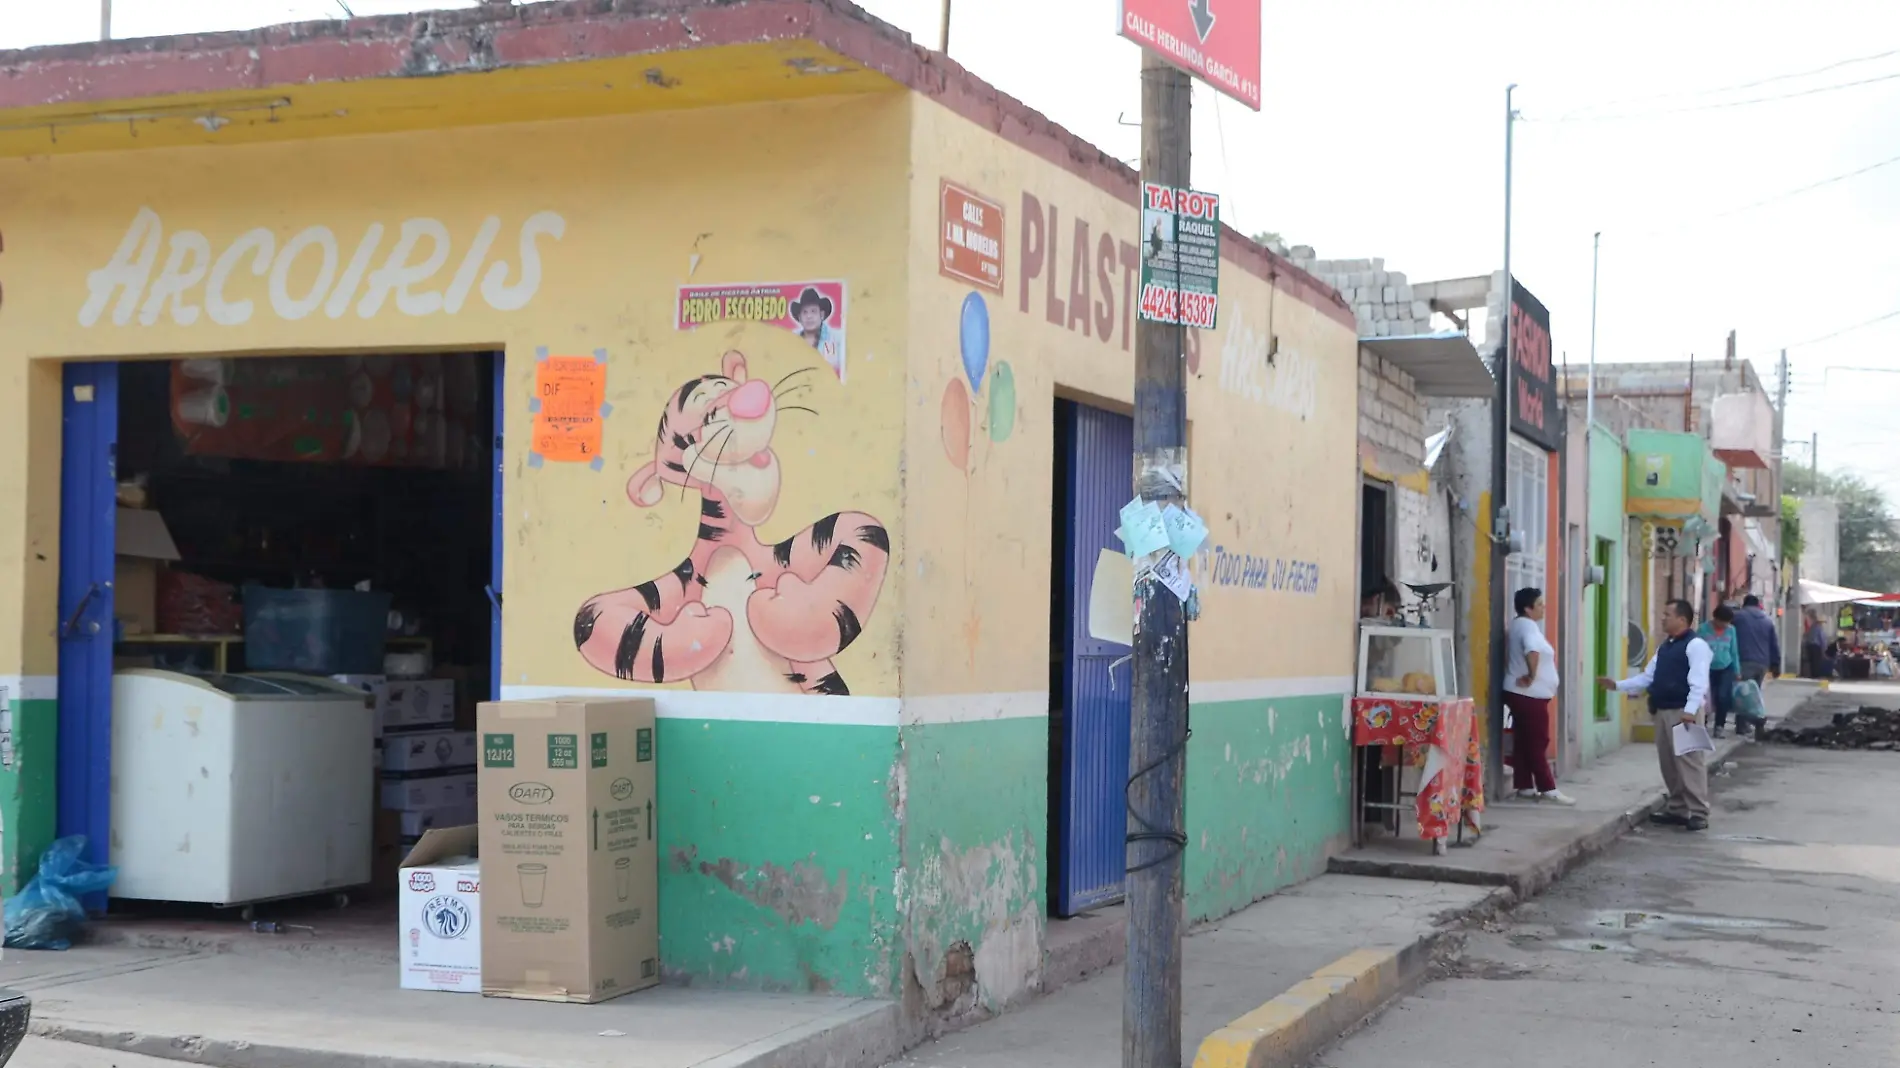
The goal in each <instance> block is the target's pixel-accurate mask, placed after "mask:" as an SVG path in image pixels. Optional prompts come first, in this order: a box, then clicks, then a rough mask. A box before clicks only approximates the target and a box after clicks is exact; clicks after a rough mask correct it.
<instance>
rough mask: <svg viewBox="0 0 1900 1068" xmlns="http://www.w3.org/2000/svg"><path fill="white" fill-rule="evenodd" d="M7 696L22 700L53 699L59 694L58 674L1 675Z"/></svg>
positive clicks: (0, 681) (1, 683)
mask: <svg viewBox="0 0 1900 1068" xmlns="http://www.w3.org/2000/svg"><path fill="white" fill-rule="evenodd" d="M0 686H5V687H6V688H7V696H8V697H11V698H14V699H16V700H20V701H51V700H53V699H54V698H56V697H58V696H59V676H58V675H0Z"/></svg>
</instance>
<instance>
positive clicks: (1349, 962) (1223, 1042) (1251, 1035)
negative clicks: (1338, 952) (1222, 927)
mask: <svg viewBox="0 0 1900 1068" xmlns="http://www.w3.org/2000/svg"><path fill="white" fill-rule="evenodd" d="M1421 946H1422V943H1420V944H1418V945H1415V946H1413V947H1407V948H1405V949H1359V950H1354V951H1353V952H1351V953H1348V954H1346V955H1345V956H1343V957H1341V958H1339V959H1338V960H1336V961H1334V962H1333V963H1331V964H1329V965H1327V966H1326V967H1324V968H1321V969H1320V970H1319V971H1317V972H1314V973H1313V974H1312V975H1311V976H1309V977H1308V978H1306V979H1303V980H1301V981H1300V982H1298V983H1296V984H1294V986H1293V988H1292V989H1290V990H1288V991H1287V992H1286V993H1284V994H1281V995H1280V996H1279V997H1277V998H1274V999H1273V1000H1272V1001H1269V1002H1267V1003H1266V1004H1265V1005H1262V1006H1260V1007H1259V1008H1257V1009H1255V1010H1253V1011H1252V1012H1250V1013H1248V1014H1246V1015H1245V1016H1242V1017H1240V1018H1239V1019H1237V1020H1235V1021H1234V1022H1233V1023H1230V1024H1228V1025H1227V1026H1226V1027H1223V1028H1221V1029H1220V1030H1218V1031H1215V1032H1214V1033H1213V1034H1211V1035H1208V1036H1207V1038H1206V1039H1205V1040H1203V1041H1202V1042H1201V1048H1200V1050H1199V1051H1198V1052H1197V1053H1195V1055H1194V1068H1292V1066H1294V1065H1297V1064H1300V1063H1302V1062H1304V1061H1305V1060H1306V1058H1308V1057H1310V1056H1312V1055H1313V1054H1314V1053H1316V1052H1318V1050H1319V1049H1320V1048H1321V1047H1322V1046H1325V1045H1326V1044H1327V1043H1329V1042H1331V1041H1332V1040H1333V1039H1335V1038H1337V1037H1339V1035H1340V1034H1341V1033H1342V1032H1344V1031H1345V1030H1347V1029H1348V1028H1350V1027H1351V1026H1352V1025H1353V1024H1355V1023H1357V1022H1359V1021H1360V1020H1362V1019H1364V1018H1365V1017H1367V1016H1369V1015H1371V1014H1372V1013H1373V1012H1374V1011H1375V1010H1377V1009H1378V1007H1379V1006H1380V1005H1382V1004H1384V1003H1385V1002H1386V1001H1388V1000H1390V999H1391V998H1392V997H1394V996H1395V995H1397V994H1398V993H1400V992H1401V991H1402V990H1403V989H1404V987H1405V983H1406V981H1407V979H1408V976H1407V971H1408V968H1407V966H1406V965H1407V958H1408V957H1410V956H1412V954H1413V951H1414V950H1415V949H1417V948H1420V947H1421ZM1420 963H1421V964H1422V955H1421V957H1420Z"/></svg>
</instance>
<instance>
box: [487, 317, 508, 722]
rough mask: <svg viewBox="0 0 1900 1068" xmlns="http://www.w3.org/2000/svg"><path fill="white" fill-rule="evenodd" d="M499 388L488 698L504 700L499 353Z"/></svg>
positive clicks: (500, 379)
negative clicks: (502, 676)
mask: <svg viewBox="0 0 1900 1068" xmlns="http://www.w3.org/2000/svg"><path fill="white" fill-rule="evenodd" d="M492 362H493V364H494V371H495V389H494V393H493V394H492V395H491V399H490V402H489V403H490V406H491V407H493V408H494V411H495V441H494V449H495V465H494V469H493V473H492V474H491V475H490V477H489V481H490V483H491V486H490V491H491V492H492V493H493V494H494V498H495V507H494V523H493V526H492V527H491V528H490V531H489V540H488V553H489V555H488V611H489V617H488V618H489V626H488V699H489V700H490V701H499V700H501V527H502V524H501V506H502V485H503V483H504V481H505V479H504V478H503V476H504V475H505V474H506V473H507V470H508V466H507V455H506V450H504V449H503V448H502V440H501V432H502V428H503V427H504V426H505V425H506V424H507V411H508V405H507V404H506V403H505V400H506V398H507V395H508V394H507V390H506V386H505V381H506V379H505V377H504V374H503V372H504V370H505V365H506V363H507V359H506V356H505V355H504V354H503V353H502V352H500V351H496V352H495V354H494V360H493V361H492Z"/></svg>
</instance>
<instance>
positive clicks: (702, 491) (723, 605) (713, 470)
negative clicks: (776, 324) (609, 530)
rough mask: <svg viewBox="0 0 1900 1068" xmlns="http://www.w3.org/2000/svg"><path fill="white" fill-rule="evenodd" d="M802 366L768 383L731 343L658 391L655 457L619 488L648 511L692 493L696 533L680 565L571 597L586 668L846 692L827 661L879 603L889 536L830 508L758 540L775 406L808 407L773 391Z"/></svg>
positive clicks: (745, 688) (716, 684) (863, 518)
mask: <svg viewBox="0 0 1900 1068" xmlns="http://www.w3.org/2000/svg"><path fill="white" fill-rule="evenodd" d="M813 370H816V369H815V368H804V369H801V370H799V371H794V372H792V373H791V374H789V375H787V376H785V378H783V379H780V380H779V382H778V383H777V384H776V385H774V384H771V383H767V382H766V381H765V380H764V379H760V378H752V377H749V376H748V374H747V369H746V358H745V356H744V355H743V354H742V353H739V352H737V351H732V352H727V353H726V354H725V356H724V357H723V358H722V359H721V360H720V366H719V372H718V373H717V374H707V375H701V376H698V377H695V378H692V379H690V380H688V381H687V382H686V383H684V384H683V385H681V386H680V387H679V389H677V390H676V391H674V392H673V393H672V395H671V396H669V397H668V399H667V400H666V402H665V404H664V407H663V409H662V411H661V413H660V421H659V429H658V430H657V431H656V433H655V436H654V456H653V460H652V462H651V463H648V464H646V465H644V466H643V467H641V468H640V469H639V470H638V471H635V472H634V474H633V477H632V478H631V479H629V480H628V482H627V496H628V497H629V498H630V499H631V500H632V501H633V503H634V504H635V505H637V506H639V507H641V508H651V507H653V506H655V505H657V504H659V503H660V502H661V501H662V500H663V499H664V498H665V495H666V492H667V487H668V486H678V487H680V492H681V493H682V495H683V494H685V493H687V492H694V493H698V494H699V498H700V505H699V512H700V520H699V532H698V535H697V536H696V537H695V539H694V541H693V545H692V548H691V550H690V551H688V552H687V554H686V557H685V559H683V560H681V561H680V562H679V566H677V567H675V568H673V569H672V570H670V571H668V572H666V573H664V574H661V575H658V576H656V577H654V578H651V579H648V580H647V581H645V582H642V583H639V584H638V585H635V586H629V587H627V588H626V589H621V590H614V591H611V592H609V593H602V594H597V595H595V596H593V597H590V598H588V599H587V601H586V602H585V603H583V604H582V605H581V607H580V611H578V612H577V613H576V614H575V616H574V645H575V647H576V648H577V649H579V650H580V654H581V656H582V657H583V658H584V659H585V660H586V661H587V662H588V663H589V664H590V665H592V666H593V667H594V668H595V669H596V670H599V671H602V672H605V673H606V674H609V675H612V676H614V677H615V678H618V679H625V680H629V681H634V682H679V681H681V680H691V682H692V684H693V688H694V689H699V690H725V691H742V692H747V693H773V692H779V693H808V694H834V695H843V694H848V693H850V689H849V687H847V686H846V684H845V681H844V679H843V678H842V677H841V676H840V675H839V673H838V670H837V668H836V667H835V666H834V665H833V663H832V658H833V657H835V656H837V655H838V654H839V653H840V652H843V651H844V650H845V649H847V648H849V647H850V645H851V643H852V642H853V641H856V640H857V638H858V636H859V635H860V634H862V633H863V632H864V627H865V624H866V623H867V622H868V621H869V620H870V618H871V613H872V611H873V610H874V609H875V608H876V607H877V598H878V594H879V592H880V591H881V590H882V589H883V586H884V573H885V570H886V569H887V568H888V567H889V566H890V554H891V542H890V535H889V534H888V532H887V531H886V530H885V527H884V525H883V524H882V523H880V522H879V521H878V520H877V519H876V518H875V517H873V516H870V515H866V514H865V513H863V512H835V513H833V514H831V515H828V516H826V517H824V518H823V519H820V520H818V521H817V522H816V523H813V524H812V525H811V526H808V527H806V528H805V529H804V530H801V531H799V532H798V533H797V534H794V535H792V536H791V537H789V538H786V539H785V540H784V541H781V542H778V543H776V544H767V543H766V542H764V541H761V540H760V538H759V536H758V528H759V527H760V526H761V525H762V524H764V523H765V521H766V520H768V519H769V518H771V516H772V512H773V510H774V509H775V508H776V507H777V505H778V497H779V488H780V471H779V460H778V456H777V454H775V453H774V452H773V451H772V447H771V446H772V435H773V432H774V430H775V429H776V428H777V425H778V418H779V415H780V414H781V413H782V412H786V411H792V410H799V411H807V412H809V411H810V409H809V408H804V407H803V406H801V405H792V404H783V405H782V404H781V398H782V397H783V396H785V395H787V394H791V393H794V392H795V391H796V390H798V389H801V388H803V387H802V386H800V385H798V384H797V383H796V382H795V381H794V380H795V379H797V378H798V376H800V375H801V374H805V373H808V372H810V371H813ZM788 383H791V384H788ZM741 621H743V624H744V625H743V626H741V625H740V622H741Z"/></svg>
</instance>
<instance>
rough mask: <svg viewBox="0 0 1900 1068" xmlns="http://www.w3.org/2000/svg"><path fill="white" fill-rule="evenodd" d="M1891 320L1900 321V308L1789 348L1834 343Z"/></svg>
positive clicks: (1796, 343) (1799, 342) (1797, 343)
mask: <svg viewBox="0 0 1900 1068" xmlns="http://www.w3.org/2000/svg"><path fill="white" fill-rule="evenodd" d="M1889 319H1900V308H1895V309H1894V310H1892V311H1890V312H1888V313H1887V314H1885V315H1876V316H1874V317H1873V318H1872V319H1866V320H1863V321H1861V322H1858V323H1855V324H1854V325H1852V326H1843V327H1841V328H1840V329H1839V330H1835V331H1833V332H1831V333H1826V334H1822V335H1821V336H1819V337H1811V338H1808V339H1807V340H1806V341H1797V342H1795V343H1794V344H1792V345H1789V346H1787V347H1788V348H1791V349H1798V348H1805V347H1806V346H1809V345H1819V344H1820V343H1821V342H1823V341H1832V340H1834V339H1835V338H1837V337H1841V336H1842V335H1844V334H1851V333H1853V332H1854V331H1856V330H1865V329H1866V328H1867V327H1870V326H1874V325H1875V324H1878V323H1884V322H1886V321H1887V320H1889Z"/></svg>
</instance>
